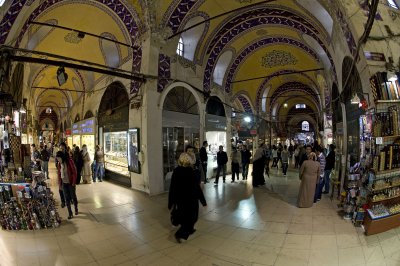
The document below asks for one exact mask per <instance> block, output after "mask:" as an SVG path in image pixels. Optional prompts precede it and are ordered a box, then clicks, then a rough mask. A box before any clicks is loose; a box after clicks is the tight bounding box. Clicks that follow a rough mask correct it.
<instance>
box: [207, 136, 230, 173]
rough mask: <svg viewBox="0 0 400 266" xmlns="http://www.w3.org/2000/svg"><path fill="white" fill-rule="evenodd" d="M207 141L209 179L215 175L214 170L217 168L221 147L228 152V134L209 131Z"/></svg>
mask: <svg viewBox="0 0 400 266" xmlns="http://www.w3.org/2000/svg"><path fill="white" fill-rule="evenodd" d="M206 140H207V142H208V149H207V153H208V163H207V177H211V176H212V175H213V172H214V169H216V168H217V166H218V165H217V152H218V150H219V146H220V145H222V146H223V147H224V151H225V152H226V132H225V131H209V132H206Z"/></svg>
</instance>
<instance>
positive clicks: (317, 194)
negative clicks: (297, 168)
mask: <svg viewBox="0 0 400 266" xmlns="http://www.w3.org/2000/svg"><path fill="white" fill-rule="evenodd" d="M315 150H316V154H317V161H318V162H319V166H320V171H321V172H320V175H319V178H318V184H317V188H316V191H315V199H314V202H317V201H320V200H321V194H322V188H323V187H324V185H325V180H324V171H325V165H326V160H325V155H324V153H323V149H322V147H320V146H318V147H317V148H316V149H315Z"/></svg>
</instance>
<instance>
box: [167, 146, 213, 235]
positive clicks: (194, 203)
mask: <svg viewBox="0 0 400 266" xmlns="http://www.w3.org/2000/svg"><path fill="white" fill-rule="evenodd" d="M192 165H193V157H192V156H191V155H189V154H188V153H182V154H181V155H180V156H179V159H178V167H177V168H175V169H174V172H173V173H172V177H171V185H170V187H169V196H168V209H170V210H171V209H172V208H176V216H177V217H178V220H179V224H180V225H181V227H180V228H179V229H178V231H176V233H175V239H176V241H177V242H178V243H181V239H185V240H187V239H188V237H189V235H191V234H193V233H194V232H195V231H196V230H195V229H194V225H195V223H196V222H197V219H198V216H199V200H200V202H201V204H202V205H203V206H204V207H205V206H207V202H206V200H205V198H204V195H203V191H202V190H201V188H200V184H199V182H198V181H197V180H196V178H195V175H194V170H193V167H192Z"/></svg>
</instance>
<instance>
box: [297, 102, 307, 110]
mask: <svg viewBox="0 0 400 266" xmlns="http://www.w3.org/2000/svg"><path fill="white" fill-rule="evenodd" d="M296 109H306V105H305V104H304V103H298V104H296Z"/></svg>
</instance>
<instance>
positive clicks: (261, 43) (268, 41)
mask: <svg viewBox="0 0 400 266" xmlns="http://www.w3.org/2000/svg"><path fill="white" fill-rule="evenodd" d="M277 44H286V45H292V46H294V47H297V48H300V49H302V50H304V51H305V52H307V53H308V54H310V55H311V56H312V57H313V58H314V59H315V60H316V61H317V62H318V61H319V58H318V56H317V54H315V52H314V51H313V50H312V49H311V48H309V47H308V46H307V45H305V44H303V43H301V42H299V41H297V40H295V39H292V38H287V37H269V38H263V39H261V40H258V41H255V42H253V43H251V44H249V45H248V46H247V47H245V49H244V50H243V51H242V52H240V54H239V56H237V57H236V58H235V59H234V60H233V62H232V64H231V66H229V68H228V69H229V72H228V75H227V78H226V86H225V91H226V92H231V91H232V81H233V80H234V79H235V76H236V72H237V70H238V69H239V68H240V65H241V63H242V62H243V61H244V60H245V59H246V58H247V57H248V56H250V55H251V54H252V53H253V52H254V51H256V50H257V49H259V48H263V47H266V46H268V45H277Z"/></svg>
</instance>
